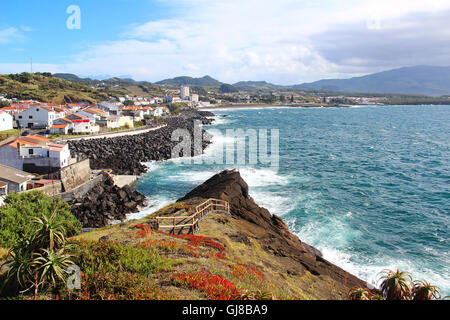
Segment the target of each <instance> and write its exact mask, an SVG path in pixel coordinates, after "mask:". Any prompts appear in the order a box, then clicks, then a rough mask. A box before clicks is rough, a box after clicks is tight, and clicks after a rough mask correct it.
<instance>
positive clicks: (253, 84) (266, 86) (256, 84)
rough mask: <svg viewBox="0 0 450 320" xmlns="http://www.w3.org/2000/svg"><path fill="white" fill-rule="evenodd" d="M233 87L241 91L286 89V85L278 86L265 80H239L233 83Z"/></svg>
mask: <svg viewBox="0 0 450 320" xmlns="http://www.w3.org/2000/svg"><path fill="white" fill-rule="evenodd" d="M233 86H234V87H236V88H238V89H239V90H243V91H250V92H251V91H270V90H283V89H288V88H290V87H288V86H279V85H275V84H272V83H268V82H266V81H239V82H236V83H235V84H233Z"/></svg>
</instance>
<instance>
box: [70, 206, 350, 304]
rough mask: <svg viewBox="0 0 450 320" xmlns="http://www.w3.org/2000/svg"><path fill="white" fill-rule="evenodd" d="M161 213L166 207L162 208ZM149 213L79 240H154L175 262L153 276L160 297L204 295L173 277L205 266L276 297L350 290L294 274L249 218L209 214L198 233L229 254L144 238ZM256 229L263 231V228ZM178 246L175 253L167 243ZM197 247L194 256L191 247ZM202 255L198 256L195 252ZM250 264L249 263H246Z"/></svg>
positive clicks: (332, 295) (160, 237)
mask: <svg viewBox="0 0 450 320" xmlns="http://www.w3.org/2000/svg"><path fill="white" fill-rule="evenodd" d="M159 214H161V211H160V212H159ZM148 219H149V217H146V218H143V219H141V220H139V221H131V222H127V223H122V224H120V225H116V226H112V227H105V228H102V229H98V230H96V231H93V232H90V233H85V234H82V235H80V236H77V237H76V238H75V239H77V240H86V241H93V242H97V241H98V240H99V239H102V240H105V239H106V240H107V241H113V242H119V243H121V244H122V245H123V246H135V245H136V244H139V243H140V244H143V243H146V244H147V245H148V243H152V246H154V247H155V248H157V249H158V251H159V252H160V254H162V255H163V256H164V258H165V259H167V260H166V262H165V263H166V264H167V263H168V264H169V265H171V267H170V268H168V269H167V268H166V269H164V270H162V271H161V272H156V273H153V274H152V275H151V276H150V278H151V280H152V283H153V285H154V286H155V288H156V287H157V288H158V296H157V297H153V298H157V299H205V298H207V296H206V294H205V292H202V291H199V290H196V289H194V288H191V287H189V286H186V285H180V284H177V283H175V282H174V281H173V280H171V277H172V276H174V275H180V274H186V273H189V274H191V273H194V274H198V273H199V272H200V271H202V270H206V271H209V272H211V273H212V274H214V275H219V276H221V277H222V278H224V279H227V280H228V281H230V282H232V283H233V284H235V285H236V287H237V288H238V289H239V291H240V292H245V291H246V290H248V291H249V292H256V291H257V290H260V291H262V292H268V293H270V294H271V295H273V296H274V297H275V298H277V299H308V300H311V299H345V298H346V291H345V292H344V290H343V289H342V287H339V285H338V284H337V283H335V282H334V281H332V280H331V278H329V277H328V276H320V277H316V276H313V275H312V274H311V273H309V272H308V271H305V272H304V273H303V274H291V273H290V272H288V268H289V266H286V265H285V264H284V263H283V260H282V259H280V258H279V257H275V256H274V255H273V254H271V253H269V252H267V251H265V250H263V248H262V247H261V246H260V244H259V243H258V242H257V241H256V240H255V239H253V238H252V237H251V236H250V235H251V233H248V230H252V228H254V225H252V224H251V223H249V222H246V221H243V220H240V219H236V218H230V217H226V216H224V215H220V214H215V213H214V214H210V215H209V216H208V217H206V218H205V219H204V220H203V222H202V223H201V230H200V232H199V233H198V234H197V235H199V236H206V237H209V238H211V239H213V241H216V242H218V243H220V244H222V245H223V246H224V247H225V251H224V255H223V256H220V253H219V251H218V250H216V249H214V248H209V247H203V246H197V247H195V246H194V245H192V244H191V243H189V242H188V240H186V239H179V238H175V237H173V236H170V235H165V234H161V233H158V232H150V233H149V234H147V235H146V236H145V237H143V238H141V237H139V236H137V234H138V232H139V231H138V230H137V229H136V228H134V226H135V225H136V224H138V223H145V222H146V221H148ZM244 232H245V233H246V234H247V235H249V237H248V241H244V242H242V241H241V242H239V240H236V239H238V238H239V236H242V235H243V233H244ZM255 232H262V231H261V230H259V231H255ZM173 242H175V243H176V246H177V247H179V250H176V251H175V252H172V251H171V250H168V249H167V244H169V243H172V245H171V246H172V247H173V246H175V244H174V243H173ZM187 245H190V246H191V247H194V250H195V253H194V254H192V253H190V252H189V250H187V249H186V246H187ZM195 255H197V256H195ZM244 265H245V266H244Z"/></svg>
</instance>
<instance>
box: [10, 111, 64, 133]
mask: <svg viewBox="0 0 450 320" xmlns="http://www.w3.org/2000/svg"><path fill="white" fill-rule="evenodd" d="M57 118H58V116H57V115H56V112H55V111H53V110H52V109H51V108H49V107H45V106H30V107H29V108H28V109H27V110H25V111H22V112H20V113H17V114H16V115H15V119H16V121H17V122H18V124H19V125H20V127H21V128H33V127H38V128H50V127H51V126H52V125H53V121H55V119H57Z"/></svg>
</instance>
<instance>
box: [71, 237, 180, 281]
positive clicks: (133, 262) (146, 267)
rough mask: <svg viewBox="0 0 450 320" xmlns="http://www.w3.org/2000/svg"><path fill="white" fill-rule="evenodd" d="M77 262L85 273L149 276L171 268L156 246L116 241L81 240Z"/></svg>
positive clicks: (76, 253)
mask: <svg viewBox="0 0 450 320" xmlns="http://www.w3.org/2000/svg"><path fill="white" fill-rule="evenodd" d="M74 255H75V256H77V258H76V259H75V263H76V264H77V265H78V266H79V267H80V269H81V270H82V271H83V272H84V273H85V274H88V275H89V274H93V273H94V272H97V271H104V272H132V273H139V274H141V275H142V276H149V275H151V274H153V273H154V272H159V271H165V270H170V269H171V263H170V262H169V261H168V260H167V259H165V258H164V257H162V256H161V255H160V254H159V252H158V250H157V249H156V248H151V247H145V246H139V245H136V246H128V245H123V244H120V243H115V242H81V243H79V245H78V246H77V252H75V253H74Z"/></svg>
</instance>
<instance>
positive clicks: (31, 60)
mask: <svg viewBox="0 0 450 320" xmlns="http://www.w3.org/2000/svg"><path fill="white" fill-rule="evenodd" d="M30 62H31V64H30V65H31V73H33V57H31V58H30Z"/></svg>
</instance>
